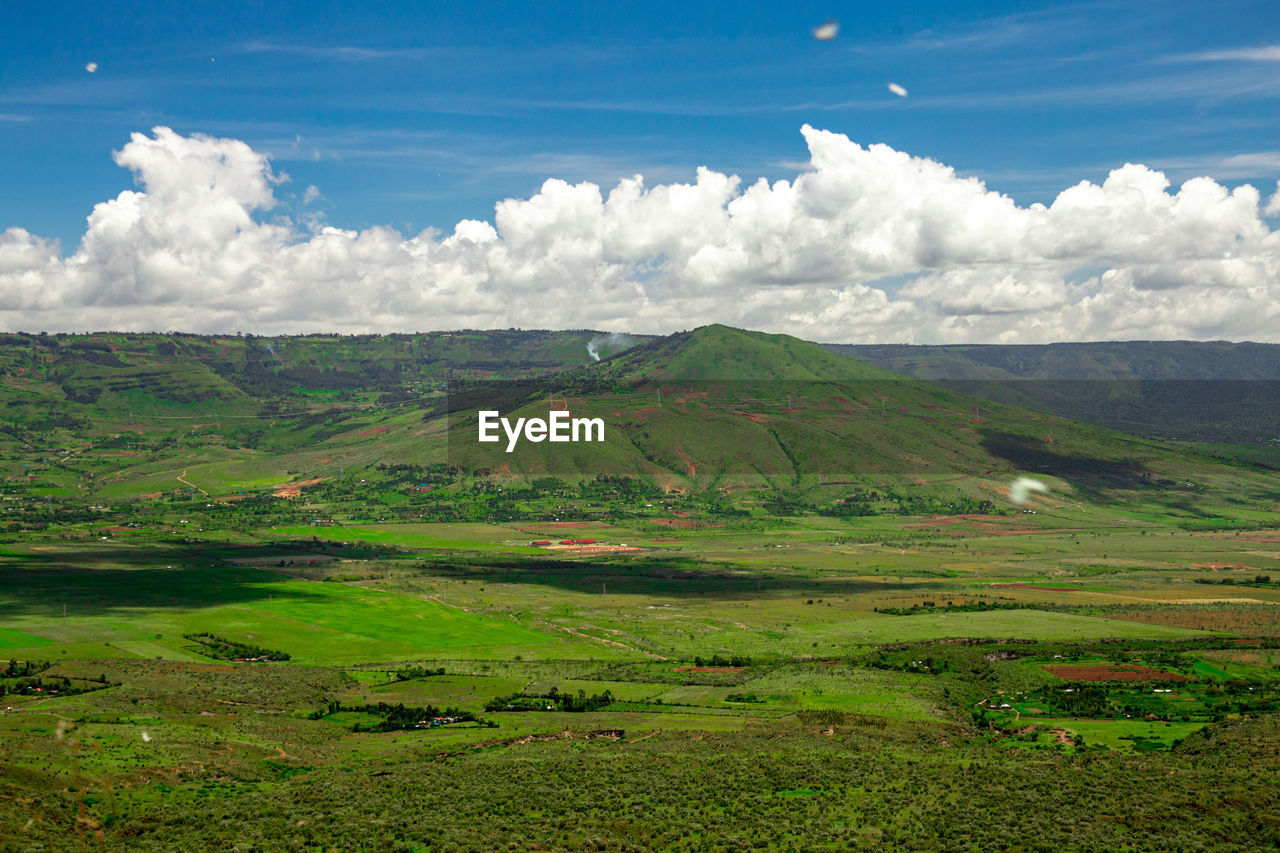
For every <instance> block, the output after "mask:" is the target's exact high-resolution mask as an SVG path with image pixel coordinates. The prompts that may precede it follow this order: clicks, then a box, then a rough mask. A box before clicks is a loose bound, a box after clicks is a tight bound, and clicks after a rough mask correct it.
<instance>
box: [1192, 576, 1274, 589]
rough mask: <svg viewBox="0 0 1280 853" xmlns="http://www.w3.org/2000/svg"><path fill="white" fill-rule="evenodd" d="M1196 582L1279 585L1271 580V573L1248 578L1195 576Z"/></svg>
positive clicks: (1231, 584) (1229, 584) (1226, 584)
mask: <svg viewBox="0 0 1280 853" xmlns="http://www.w3.org/2000/svg"><path fill="white" fill-rule="evenodd" d="M1196 583H1219V584H1223V585H1224V586H1233V585H1234V586H1280V584H1273V583H1272V582H1271V575H1263V574H1257V575H1254V576H1253V578H1252V579H1250V580H1236V579H1235V578H1196Z"/></svg>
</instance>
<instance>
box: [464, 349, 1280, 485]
mask: <svg viewBox="0 0 1280 853" xmlns="http://www.w3.org/2000/svg"><path fill="white" fill-rule="evenodd" d="M468 391H469V395H468V396H467V397H466V405H458V406H455V407H454V408H455V411H454V412H453V413H452V415H451V418H450V422H449V425H448V444H449V449H448V458H449V461H450V462H451V463H453V464H455V465H457V466H459V467H461V468H462V469H464V470H469V471H487V472H490V473H493V474H495V475H499V476H507V477H512V478H515V479H531V478H537V477H542V476H548V475H555V476H560V477H567V478H579V477H593V476H605V475H619V474H625V475H632V476H642V477H648V478H650V479H654V480H657V481H658V482H661V483H664V484H666V485H668V486H669V487H672V488H681V489H721V490H725V491H728V492H730V493H733V492H735V491H741V490H744V489H746V490H751V489H757V488H760V487H769V488H772V489H782V490H787V491H790V492H793V493H807V494H810V495H811V497H813V499H815V500H823V499H826V497H828V496H829V495H831V494H834V493H835V492H836V491H843V492H848V491H850V490H857V489H861V490H863V491H874V490H876V489H895V490H904V489H905V490H908V491H915V492H918V493H919V494H922V495H928V496H930V497H931V498H939V499H942V498H946V499H953V500H957V501H963V500H972V501H978V502H980V501H983V500H995V499H1000V500H1003V498H1004V495H1005V489H1006V486H1007V484H1008V482H1009V481H1010V480H1011V479H1012V478H1014V477H1017V476H1019V475H1031V476H1035V477H1039V478H1042V479H1045V480H1046V481H1047V482H1050V483H1052V484H1053V487H1054V488H1055V490H1056V491H1057V492H1058V493H1061V494H1071V495H1074V496H1076V497H1078V498H1085V499H1088V500H1091V501H1095V502H1096V501H1112V500H1118V499H1120V498H1121V497H1124V499H1126V500H1138V501H1145V500H1146V499H1147V498H1148V497H1150V498H1152V499H1158V500H1159V501H1167V500H1173V501H1177V500H1182V499H1183V498H1184V497H1185V495H1184V496H1179V495H1177V494H1175V493H1180V492H1181V491H1183V490H1191V492H1195V493H1197V494H1203V493H1204V490H1205V489H1207V488H1209V487H1208V486H1206V485H1205V483H1207V482H1213V483H1215V484H1219V485H1220V487H1223V488H1225V486H1221V484H1225V483H1228V482H1233V483H1237V484H1238V483H1239V482H1240V479H1241V477H1244V478H1245V479H1253V480H1255V481H1256V482H1258V483H1259V487H1261V485H1260V484H1261V483H1262V482H1264V481H1266V480H1267V477H1266V474H1265V473H1262V472H1254V471H1248V472H1247V473H1242V472H1241V469H1239V468H1229V467H1228V466H1225V465H1222V464H1219V463H1217V462H1215V461H1213V460H1211V459H1209V458H1207V457H1205V456H1204V455H1202V454H1199V453H1197V452H1194V451H1188V450H1187V449H1185V448H1179V447H1175V446H1171V445H1168V444H1164V443H1161V442H1158V441H1152V440H1148V439H1141V438H1136V437H1134V436H1130V435H1125V434H1123V433H1119V432H1115V431H1112V430H1108V429H1104V428H1101V427H1098V426H1095V425H1091V424H1083V423H1077V422H1073V421H1070V420H1066V419H1063V418H1058V417H1054V416H1051V415H1045V414H1042V413H1038V412H1034V411H1031V410H1028V409H1025V408H1020V407H1017V406H1012V405H1007V404H999V403H992V402H990V401H987V400H983V399H980V398H977V397H972V396H967V395H963V394H958V393H955V392H953V391H949V390H947V389H944V388H941V387H939V386H937V385H934V384H932V383H928V382H922V381H918V380H912V379H909V378H907V377H903V376H900V375H897V374H893V373H891V372H889V371H886V370H884V369H882V368H878V367H876V366H874V365H869V364H865V363H859V362H857V361H854V360H852V359H842V358H839V357H835V356H833V355H832V354H831V353H830V352H828V351H826V350H824V349H823V348H822V347H819V346H817V345H815V344H810V343H807V342H804V341H801V340H798V339H796V338H792V337H788V336H786V335H765V334H760V333H755V332H745V331H741V330H736V329H729V328H726V327H723V326H709V327H706V328H702V329H698V330H695V331H692V332H686V333H681V334H679V335H672V336H670V337H667V338H663V339H659V340H656V341H652V342H649V343H647V344H644V345H642V346H638V347H636V348H634V349H632V350H629V351H627V352H625V353H622V354H620V355H618V356H615V357H613V358H610V359H606V360H605V361H602V362H601V363H600V364H598V365H589V366H587V367H586V368H582V369H578V370H574V371H570V372H566V373H562V374H558V375H555V376H552V377H549V378H547V379H546V380H544V381H539V382H536V383H533V384H531V385H528V386H514V387H513V386H508V385H503V386H500V387H497V388H495V389H494V396H493V397H492V398H490V399H489V400H488V401H487V402H486V398H485V396H484V388H483V387H481V388H479V389H476V388H474V387H472V388H470V389H468ZM481 408H494V409H497V410H499V411H501V412H502V413H503V415H504V416H505V417H507V418H509V419H511V420H513V421H514V420H515V419H516V418H521V417H523V418H534V417H544V418H545V417H547V416H548V413H549V411H551V410H554V409H567V410H568V411H569V412H570V413H571V414H572V416H574V417H586V418H600V419H602V420H603V421H604V422H605V423H606V425H607V429H606V441H605V442H604V443H603V444H600V445H592V444H550V443H547V442H543V443H529V442H522V443H520V444H518V445H517V446H516V448H515V449H514V450H513V451H511V452H508V451H507V449H506V442H505V441H503V442H500V443H498V444H480V443H479V442H478V441H477V426H478V425H477V420H476V417H475V411H476V410H478V409H481ZM1196 490H1199V491H1196ZM1191 492H1188V494H1190V493H1191Z"/></svg>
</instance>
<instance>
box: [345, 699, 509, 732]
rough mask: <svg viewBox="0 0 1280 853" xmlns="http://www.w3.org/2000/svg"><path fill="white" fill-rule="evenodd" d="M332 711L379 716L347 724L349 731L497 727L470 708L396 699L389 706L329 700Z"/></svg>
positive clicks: (380, 703) (385, 703)
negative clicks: (462, 725) (373, 720)
mask: <svg viewBox="0 0 1280 853" xmlns="http://www.w3.org/2000/svg"><path fill="white" fill-rule="evenodd" d="M331 705H332V707H333V710H332V711H331V712H330V713H337V712H338V711H354V712H357V713H363V714H376V715H378V716H380V717H382V719H381V720H379V721H378V722H376V723H374V724H372V725H366V724H363V723H356V724H355V725H354V726H352V727H351V731H353V732H405V731H413V730H415V729H431V728H439V727H440V726H449V725H454V724H456V723H476V724H478V725H481V726H487V727H489V728H497V725H498V724H497V723H494V722H491V721H489V720H483V719H480V718H479V717H477V716H476V715H474V714H472V713H471V712H470V711H463V710H461V709H460V708H443V709H441V708H437V707H436V706H435V705H423V706H412V705H405V704H404V703H402V702H397V703H396V704H394V705H392V704H390V703H387V702H378V703H376V704H370V705H350V706H344V705H342V704H340V703H338V702H333V703H331Z"/></svg>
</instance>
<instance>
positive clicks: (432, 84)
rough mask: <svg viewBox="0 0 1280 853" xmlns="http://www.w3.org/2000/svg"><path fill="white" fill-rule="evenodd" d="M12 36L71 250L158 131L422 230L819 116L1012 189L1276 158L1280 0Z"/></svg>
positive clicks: (45, 19)
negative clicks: (132, 138)
mask: <svg viewBox="0 0 1280 853" xmlns="http://www.w3.org/2000/svg"><path fill="white" fill-rule="evenodd" d="M187 6H190V7H191V8H185V7H187ZM827 18H835V19H838V20H839V21H840V23H841V29H840V33H839V36H838V37H837V39H836V40H835V41H833V42H829V43H822V42H818V41H816V40H815V39H814V38H813V37H812V35H811V28H812V27H813V26H815V25H817V24H819V23H821V22H822V21H823V20H824V19H827ZM0 33H2V35H0V116H2V118H0V189H2V192H0V228H5V227H10V226H22V227H25V228H27V229H29V230H31V231H33V232H35V233H38V234H42V235H45V236H49V237H57V238H60V239H61V240H62V242H63V244H64V250H70V249H71V248H73V247H74V245H75V243H76V241H77V240H78V239H79V237H80V235H81V233H82V232H83V228H84V217H85V216H86V215H87V213H88V212H89V210H90V209H91V207H92V205H93V204H95V203H96V202H98V201H101V200H102V199H105V198H109V197H111V196H113V195H115V194H116V193H117V192H119V191H120V190H122V189H125V188H127V187H129V186H130V185H131V179H130V176H129V174H128V173H127V172H126V171H124V170H122V169H120V168H119V167H118V166H116V165H115V164H114V163H112V161H111V157H110V153H111V151H113V150H116V149H119V148H120V147H121V146H122V145H123V144H124V143H125V142H127V140H128V136H129V133H131V132H134V131H146V130H149V129H150V128H151V127H152V126H154V125H168V126H170V127H172V128H174V129H175V130H176V131H178V132H180V133H193V132H202V133H208V134H213V135H219V136H233V137H235V138H238V139H242V140H244V141H246V142H248V143H249V144H250V145H251V146H253V147H254V148H255V149H256V150H260V151H265V152H267V153H269V154H270V155H271V157H272V162H273V164H274V165H275V168H276V169H277V170H282V171H284V172H287V173H288V174H289V175H290V177H291V178H292V180H291V182H290V183H289V184H288V185H287V186H286V187H284V188H282V189H281V190H280V193H279V195H280V196H281V198H282V199H283V200H285V201H286V202H287V201H288V198H289V196H290V195H291V194H293V195H296V194H300V193H301V192H302V191H303V189H304V188H305V187H307V186H309V185H315V186H317V187H318V188H319V190H320V191H321V192H322V193H323V200H322V202H321V206H322V207H323V208H324V210H325V212H326V215H327V217H328V219H329V221H331V222H333V223H334V224H338V225H342V226H344V227H351V228H363V227H367V226H369V225H374V224H389V225H392V226H394V227H396V228H398V229H400V230H402V231H404V232H406V233H409V232H416V231H417V230H419V229H421V228H422V227H425V226H428V225H433V226H437V227H441V228H444V229H446V230H447V229H449V228H451V227H452V225H453V223H454V222H456V221H457V220H458V219H461V218H464V217H472V218H485V219H488V218H491V217H492V209H493V204H494V202H495V201H497V200H498V199H501V198H504V197H508V196H515V197H525V196H528V195H530V194H531V193H533V192H535V191H536V190H537V188H538V186H539V185H540V184H541V183H542V181H543V180H544V179H545V178H547V177H563V178H565V179H567V180H570V181H579V180H593V181H595V182H597V183H601V184H602V185H604V186H609V185H612V184H613V183H614V182H615V181H616V180H617V179H618V178H619V177H622V176H625V175H629V174H632V173H635V172H642V173H644V174H645V176H646V178H648V179H650V180H651V181H655V180H663V181H668V180H676V179H679V180H687V179H689V178H690V177H691V176H692V174H693V169H694V168H695V167H696V166H699V165H707V166H710V167H712V168H714V169H717V170H719V171H726V172H734V173H738V174H740V175H742V176H743V177H744V178H748V179H750V178H754V177H757V176H761V175H763V176H768V177H771V178H773V177H781V176H787V175H790V174H793V173H794V172H795V164H796V163H798V162H802V161H803V160H804V159H805V156H806V151H805V149H804V146H803V142H802V140H801V138H800V136H799V128H800V125H801V124H802V123H804V122H809V123H810V124H813V125H814V126H816V127H820V128H825V129H830V130H835V131H839V132H842V133H845V134H847V135H849V136H850V138H852V139H853V140H854V141H857V142H861V143H863V144H867V143H871V142H886V143H888V144H890V145H892V146H894V147H895V148H898V149H900V150H904V151H907V152H910V153H912V154H914V155H917V156H927V157H932V158H935V159H938V160H941V161H943V162H945V163H948V164H950V165H952V166H954V167H956V168H957V169H958V170H959V171H961V172H962V173H965V174H974V175H978V176H981V177H983V178H984V179H986V180H987V181H988V183H989V185H990V186H991V187H992V188H994V189H998V190H1000V191H1003V192H1007V193H1009V194H1010V195H1012V196H1013V197H1014V198H1015V199H1017V200H1018V201H1019V202H1022V203H1027V202H1032V201H1048V200H1051V199H1052V197H1053V195H1054V194H1056V192H1058V191H1059V190H1061V189H1063V188H1065V187H1067V186H1069V185H1071V184H1072V183H1075V182H1077V181H1080V180H1083V179H1089V180H1095V181H1096V180H1101V179H1102V178H1103V177H1105V175H1106V173H1107V170H1109V169H1110V168H1113V167H1115V166H1118V165H1120V164H1122V163H1124V162H1126V161H1134V162H1143V163H1146V164H1148V165H1150V166H1153V167H1156V168H1163V169H1165V170H1166V171H1167V172H1168V173H1169V174H1170V176H1171V177H1172V178H1174V179H1175V181H1176V180H1178V179H1180V178H1185V177H1189V176H1192V175H1194V174H1200V173H1203V174H1208V175H1212V176H1215V177H1218V178H1220V179H1221V180H1223V181H1224V182H1226V183H1229V184H1234V183H1237V182H1239V181H1242V180H1253V181H1256V182H1259V183H1266V182H1267V181H1274V179H1275V176H1276V175H1277V173H1280V140H1278V139H1277V136H1278V134H1277V131H1278V130H1280V109H1277V106H1278V104H1277V98H1278V97H1280V61H1277V60H1276V58H1275V57H1272V59H1271V60H1270V61H1267V60H1265V59H1259V58H1249V54H1248V53H1247V52H1246V51H1247V49H1250V48H1253V49H1257V48H1265V47H1267V46H1269V45H1273V44H1276V43H1280V4H1277V3H1275V2H1256V3H1250V2H1227V3H1221V4H1204V3H1199V2H1103V3H1071V4H1034V3H986V4H956V3H951V2H942V3H875V4H869V3H840V2H824V3H811V2H787V3H758V2H757V3H752V2H746V3H733V4H729V3H723V4H721V3H715V4H695V3H688V2H675V3H671V2H652V3H607V2H544V3H538V4H524V3H492V2H468V3H448V4H442V3H421V2H414V3H396V2H388V3H351V2H342V3H326V2H306V3H289V2H277V3H269V4H260V3H253V4H238V3H216V4H215V3H207V4H205V3H201V4H173V3H165V4H160V3H122V2H99V3H84V2H75V3H47V4H36V3H22V4H6V8H5V10H4V11H3V12H2V13H0ZM1215 53H1216V54H1218V55H1219V57H1218V58H1211V57H1212V55H1213V54H1215ZM211 60H212V61H211ZM88 62H96V63H98V67H99V68H98V71H97V73H95V74H89V73H87V72H86V71H85V65H86V63H88ZM889 81H895V82H898V83H899V84H901V85H903V86H904V87H906V88H907V89H908V90H909V92H910V96H909V97H908V98H905V99H903V98H898V97H895V96H894V95H892V94H891V93H890V92H888V91H887V89H886V84H887V83H888V82H889Z"/></svg>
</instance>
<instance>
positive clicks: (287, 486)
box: [271, 477, 327, 498]
mask: <svg viewBox="0 0 1280 853" xmlns="http://www.w3.org/2000/svg"><path fill="white" fill-rule="evenodd" d="M326 479H327V478H325V477H314V478H312V479H310V480H300V481H299V482H297V483H281V484H280V485H278V486H275V487H274V488H275V491H274V492H272V493H271V497H273V498H296V497H297V496H298V495H300V494H302V487H303V486H314V485H315V484H316V483H323V482H324V481H325V480H326Z"/></svg>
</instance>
